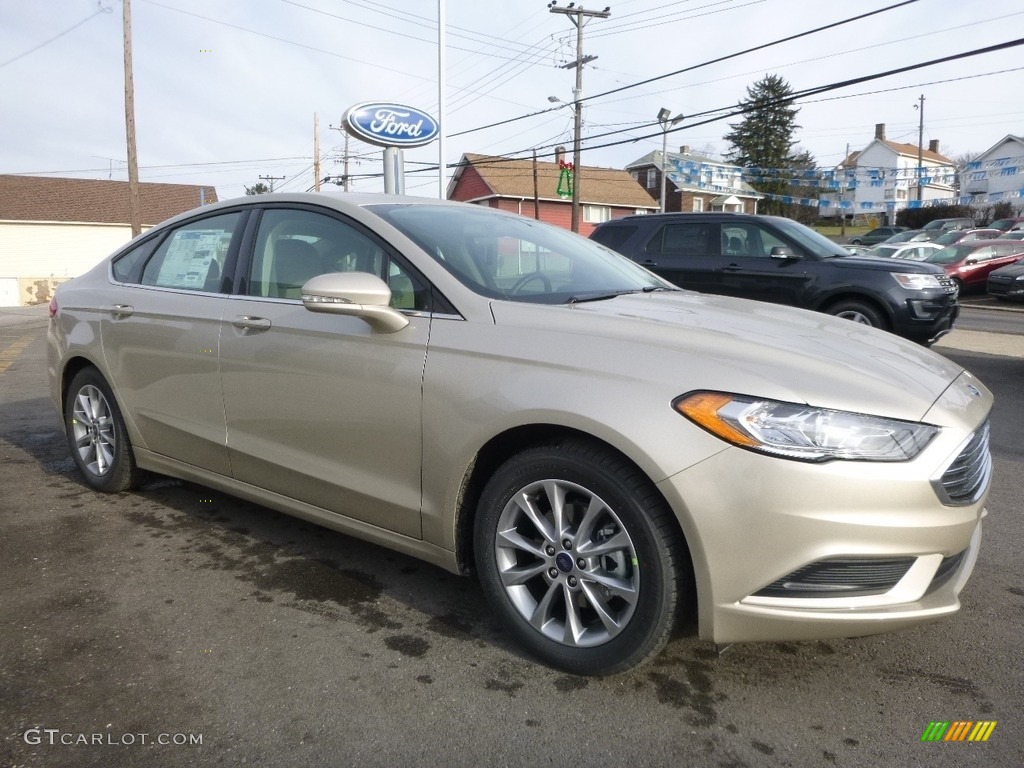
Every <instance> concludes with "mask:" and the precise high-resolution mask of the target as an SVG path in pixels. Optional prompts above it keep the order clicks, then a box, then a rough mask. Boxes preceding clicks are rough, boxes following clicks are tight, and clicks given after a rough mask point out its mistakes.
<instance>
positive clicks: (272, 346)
mask: <svg viewBox="0 0 1024 768" xmlns="http://www.w3.org/2000/svg"><path fill="white" fill-rule="evenodd" d="M249 239H250V241H251V242H252V246H251V248H250V247H247V248H246V253H247V254H249V255H250V257H249V259H248V263H247V265H246V266H245V267H242V271H243V272H244V273H245V279H244V280H240V283H239V285H238V286H237V291H238V293H239V294H243V295H236V296H234V297H232V299H231V300H230V306H229V307H228V308H227V311H226V313H225V316H224V323H223V334H222V341H221V367H222V378H223V388H224V402H225V414H226V419H227V428H228V447H229V450H230V456H231V464H232V470H233V474H234V476H235V478H237V479H238V480H241V481H243V482H245V483H250V484H252V485H255V486H259V487H260V488H264V489H267V490H269V491H272V492H274V493H279V494H281V495H283V496H287V497H290V498H293V499H298V500H300V501H303V502H306V503H308V504H312V505H314V506H316V507H320V508H322V509H327V510H330V511H333V512H337V513H339V514H344V515H346V516H348V517H352V518H356V519H359V520H362V521H364V522H367V523H371V524H373V525H376V526H380V527H383V528H387V529H389V530H392V531H397V532H399V533H402V534H405V535H407V536H413V537H417V538H418V537H419V536H420V464H421V455H422V450H423V447H422V430H421V404H422V384H423V366H424V360H425V356H426V349H427V339H428V335H429V332H430V314H429V311H426V310H428V309H429V290H426V289H425V287H424V282H423V280H422V278H420V277H418V276H417V275H415V274H413V273H412V272H411V270H409V269H408V268H407V267H405V266H404V265H402V264H401V263H399V261H397V260H396V259H395V258H394V256H395V254H394V253H393V252H392V251H391V250H390V249H389V248H388V247H387V245H386V244H385V243H383V242H381V241H379V240H378V239H377V238H376V237H375V236H373V235H372V234H371V233H369V232H368V231H366V230H364V229H362V228H361V227H359V226H358V225H356V224H355V223H354V222H351V221H348V220H347V219H345V218H343V217H342V216H340V214H335V213H329V212H327V211H326V210H324V209H317V208H310V207H308V206H306V207H300V206H291V207H289V206H280V207H267V208H266V209H264V210H263V211H262V212H261V214H260V217H259V221H254V222H253V226H252V230H251V233H250V238H249ZM348 270H355V271H364V272H371V273H374V274H377V275H378V276H380V277H382V278H384V279H386V280H387V281H388V282H389V284H390V285H391V287H392V293H393V296H394V299H393V306H396V308H399V309H403V310H406V311H407V313H408V314H409V319H410V323H409V325H408V326H406V327H405V328H404V329H402V330H400V331H398V332H395V333H385V332H381V331H378V330H374V329H373V328H371V327H370V325H368V324H367V323H366V322H365V321H364V320H362V319H359V318H356V317H346V316H342V315H336V314H325V313H314V312H310V311H308V310H306V309H305V308H304V307H303V305H302V303H301V300H300V293H301V291H300V288H301V286H302V284H303V283H305V282H306V281H307V280H309V279H310V278H311V277H314V276H315V275H317V274H323V273H326V272H337V271H348Z"/></svg>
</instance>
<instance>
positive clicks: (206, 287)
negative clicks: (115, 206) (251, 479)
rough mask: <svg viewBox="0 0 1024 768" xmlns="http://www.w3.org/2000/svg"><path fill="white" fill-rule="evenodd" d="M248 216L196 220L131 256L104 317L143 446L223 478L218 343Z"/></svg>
mask: <svg viewBox="0 0 1024 768" xmlns="http://www.w3.org/2000/svg"><path fill="white" fill-rule="evenodd" d="M245 217H246V214H245V213H244V212H243V211H233V212H226V213H214V214H211V215H209V216H204V217H202V218H199V219H193V220H191V221H189V222H188V223H185V224H182V225H180V226H178V227H175V228H173V229H171V230H170V231H168V232H167V233H166V234H164V235H162V236H154V237H153V238H151V239H149V240H146V241H144V242H142V243H141V244H140V245H139V246H138V247H136V248H134V249H132V250H131V251H128V252H126V253H125V254H123V256H122V257H120V258H119V259H117V260H115V262H114V264H113V272H114V280H115V282H116V283H117V285H116V286H115V288H114V293H112V294H111V299H112V300H111V301H110V302H109V303H107V304H106V305H105V306H104V307H102V319H101V320H100V335H101V339H102V344H103V354H104V358H105V363H106V366H107V368H108V370H109V371H110V377H111V385H112V386H113V387H114V390H115V394H116V396H117V399H118V402H119V403H121V405H122V411H123V412H124V413H125V414H126V416H127V418H129V419H131V420H132V421H133V422H134V424H135V426H136V428H137V430H138V432H139V435H140V436H141V438H142V445H139V446H136V447H137V448H140V449H142V450H149V451H152V452H154V453H157V454H159V455H161V456H167V457H170V458H172V459H175V460H177V461H182V462H185V463H188V464H193V465H195V466H198V467H202V468H203V469H206V470H209V471H211V472H216V473H219V474H223V475H229V474H230V469H229V464H228V456H227V447H226V444H225V425H224V404H223V400H222V396H221V385H220V367H219V361H218V349H219V345H220V328H221V316H222V314H223V312H224V307H225V305H226V303H227V297H226V295H225V291H226V283H225V282H224V281H225V279H230V273H231V270H232V269H233V264H234V261H235V258H236V254H237V250H238V244H239V240H240V235H241V232H242V230H243V229H244V224H245Z"/></svg>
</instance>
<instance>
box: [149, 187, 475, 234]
mask: <svg viewBox="0 0 1024 768" xmlns="http://www.w3.org/2000/svg"><path fill="white" fill-rule="evenodd" d="M267 203H306V204H309V205H320V206H325V207H327V208H334V209H335V210H338V211H341V212H343V213H344V212H347V213H351V212H352V211H353V210H354V209H358V208H366V207H367V206H371V205H445V206H453V207H459V206H465V205H468V203H463V202H459V201H456V200H440V199H438V198H436V197H417V196H414V195H384V194H375V193H369V192H340V191H339V192H335V191H333V190H332V191H329V192H270V193H267V194H263V195H245V196H243V197H233V198H231V199H229V200H221V201H220V202H217V203H211V204H209V205H203V206H200V207H198V208H193V209H192V210H189V211H185V212H184V213H179V214H178V215H177V216H174V217H172V218H170V219H167V220H166V221H162V222H160V223H159V224H158V225H157V226H156V227H153V230H156V229H157V228H163V227H164V225H167V224H172V223H176V222H178V221H187V220H188V219H191V218H193V217H195V216H197V215H199V214H205V213H212V212H215V211H219V210H224V209H231V208H237V207H239V206H244V207H253V206H258V205H265V204H267ZM474 207H475V208H479V209H480V210H481V211H490V212H495V211H494V210H493V209H491V208H486V207H484V206H474ZM147 231H149V230H147Z"/></svg>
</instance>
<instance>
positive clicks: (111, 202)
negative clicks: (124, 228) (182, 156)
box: [0, 175, 217, 227]
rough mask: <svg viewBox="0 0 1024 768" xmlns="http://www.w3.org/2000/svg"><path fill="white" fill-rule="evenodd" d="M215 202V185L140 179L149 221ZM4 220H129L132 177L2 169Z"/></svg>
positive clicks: (145, 221) (142, 207) (0, 190)
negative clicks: (71, 176) (60, 175)
mask: <svg viewBox="0 0 1024 768" xmlns="http://www.w3.org/2000/svg"><path fill="white" fill-rule="evenodd" d="M215 202H217V190H216V189H214V188H213V187H203V186H195V185H193V184H154V183H152V182H140V183H139V207H140V211H141V215H142V226H144V227H151V226H153V225H155V224H159V223H160V222H161V221H164V220H166V219H169V218H171V217H172V216H177V215H178V214H179V213H184V212H185V211H189V210H191V209H193V208H196V207H197V206H200V205H206V204H208V203H215ZM0 221H63V222H88V223H94V224H128V223H129V222H130V221H131V217H130V212H129V209H128V182H127V181H106V180H97V179H60V178H47V177H43V176H10V175H0Z"/></svg>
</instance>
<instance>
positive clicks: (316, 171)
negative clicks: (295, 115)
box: [313, 112, 320, 192]
mask: <svg viewBox="0 0 1024 768" xmlns="http://www.w3.org/2000/svg"><path fill="white" fill-rule="evenodd" d="M313 191H314V192H319V191H320V116H319V115H318V114H317V113H316V112H314V113H313Z"/></svg>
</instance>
